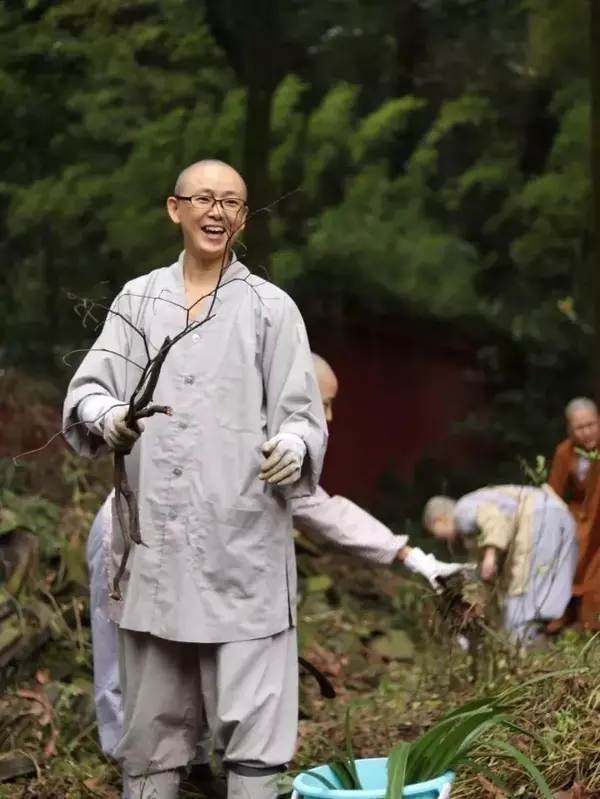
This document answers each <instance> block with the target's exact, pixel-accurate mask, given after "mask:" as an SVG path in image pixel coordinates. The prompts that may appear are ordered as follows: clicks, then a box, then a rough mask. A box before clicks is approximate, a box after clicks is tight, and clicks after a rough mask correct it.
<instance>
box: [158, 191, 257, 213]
mask: <svg viewBox="0 0 600 799" xmlns="http://www.w3.org/2000/svg"><path fill="white" fill-rule="evenodd" d="M173 197H175V199H176V200H184V201H185V202H188V203H190V205H192V206H193V207H194V208H198V206H197V205H194V200H195V199H196V197H210V199H211V200H212V205H211V206H210V208H207V209H206V210H207V211H208V210H211V211H212V209H213V208H214V207H215V205H220V206H221V210H222V211H223V213H227V209H226V208H225V206H224V205H223V203H226V202H227V201H228V200H235V201H236V202H238V203H241V205H240V206H239V207H238V208H237V209H236V213H239V212H240V211H241V210H242V208H248V203H247V202H246V200H242V198H241V197H222V198H220V199H219V198H218V197H213V196H212V195H210V194H191V195H190V196H189V197H185V196H184V195H183V194H174V195H173ZM232 210H233V209H232Z"/></svg>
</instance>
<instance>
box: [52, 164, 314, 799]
mask: <svg viewBox="0 0 600 799" xmlns="http://www.w3.org/2000/svg"><path fill="white" fill-rule="evenodd" d="M247 209H248V205H247V197H246V186H245V184H244V181H243V179H242V178H241V176H240V175H239V174H238V173H237V172H236V171H235V170H234V169H233V168H232V167H230V166H228V165H227V164H224V163H222V162H218V161H202V162H199V163H196V164H193V165H192V166H190V167H188V168H187V169H185V170H184V171H183V172H182V174H181V175H180V176H179V178H178V179H177V181H176V185H175V189H174V191H173V194H172V195H171V196H170V197H169V198H168V200H167V210H168V213H169V216H170V218H171V220H172V221H173V222H174V223H175V224H177V225H178V226H179V227H180V229H181V231H182V234H183V246H184V249H183V252H182V253H181V255H180V257H179V258H178V260H177V261H176V262H175V263H173V264H171V265H170V266H167V267H164V268H160V269H156V270H155V271H153V272H151V273H149V274H145V275H142V276H141V277H138V278H135V279H134V280H131V281H129V282H128V283H127V284H126V285H125V286H124V288H123V289H122V291H121V292H120V293H119V295H118V296H117V298H116V299H115V300H114V302H113V304H112V306H111V309H110V311H109V313H108V316H107V319H106V321H105V323H104V326H103V328H102V332H101V333H100V335H99V337H98V339H97V340H96V342H95V343H94V345H93V346H92V348H91V349H90V350H89V352H88V353H87V354H86V356H85V357H84V359H83V361H82V363H81V365H80V366H79V368H78V369H77V371H76V373H75V375H74V376H73V378H72V379H71V381H70V384H69V387H68V390H67V395H66V398H65V402H64V408H63V434H64V437H65V439H66V441H67V442H68V443H69V445H70V446H71V447H72V448H73V449H74V450H75V451H76V452H77V453H78V454H79V455H82V456H87V457H95V456H98V455H99V454H101V453H105V452H107V451H110V450H113V451H119V450H120V451H122V452H124V453H127V454H126V455H125V468H126V473H127V478H128V482H129V484H130V487H131V489H132V491H133V492H134V495H135V496H136V498H137V503H138V508H139V517H140V530H141V535H142V539H143V542H144V544H145V546H141V545H134V546H133V547H132V552H131V554H130V557H129V561H128V564H127V568H126V570H125V574H124V576H123V580H122V595H123V599H122V600H117V599H109V603H108V604H109V613H110V614H111V618H112V619H113V620H114V621H115V622H116V623H117V624H118V627H119V629H118V633H117V634H118V651H119V673H120V686H121V689H122V693H123V735H122V737H121V738H120V740H119V742H118V744H117V746H116V748H115V751H114V755H115V758H116V759H117V760H118V762H119V763H120V765H121V767H122V769H123V772H124V782H125V786H126V789H127V791H128V792H129V795H130V797H131V799H150V797H152V799H176V797H178V796H179V786H180V783H181V778H182V776H183V775H184V774H185V772H186V770H187V768H188V766H189V764H190V762H191V761H192V760H193V759H194V757H195V753H196V745H197V730H198V726H199V724H200V723H201V717H205V718H206V719H207V721H208V724H209V727H210V730H211V735H213V736H214V737H215V739H217V740H218V741H219V742H220V743H221V745H222V747H223V752H222V762H223V765H224V767H225V769H226V771H227V792H228V797H229V799H242V797H243V799H275V797H276V794H277V789H276V787H275V785H274V783H273V776H274V775H276V774H278V773H280V772H281V771H283V770H284V769H285V768H286V766H287V764H288V763H289V761H290V760H291V758H292V756H293V753H294V749H295V744H296V725H297V716H298V665H297V638H296V629H295V627H296V563H295V554H294V544H293V536H292V516H291V509H290V502H291V500H293V499H294V498H299V497H303V496H307V495H310V494H312V493H314V491H315V490H316V488H317V486H318V482H319V478H320V474H321V469H322V463H323V458H324V456H325V451H326V446H327V424H326V422H325V418H324V414H323V406H322V403H321V399H320V396H319V389H318V384H317V380H316V377H315V374H314V367H313V363H312V358H311V353H310V348H309V344H308V338H307V335H306V329H305V325H304V322H303V319H302V317H301V315H300V312H299V310H298V308H297V307H296V305H295V303H294V302H293V301H292V299H291V298H290V297H289V296H288V295H287V294H286V293H285V292H284V291H282V290H281V289H279V288H278V287H277V286H275V285H273V284H272V283H270V282H269V281H267V280H264V279H263V278H260V277H257V276H254V275H252V274H251V273H250V272H249V270H248V269H247V268H246V267H245V266H244V265H243V263H241V262H240V261H239V260H238V258H237V257H236V255H235V253H234V251H233V249H232V245H233V243H234V241H235V238H236V236H237V235H238V234H239V233H240V231H241V230H242V229H243V227H244V225H245V222H246V219H247ZM182 331H186V333H185V335H184V336H183V337H182V338H180V339H179V340H178V341H177V343H176V344H175V345H174V346H173V347H172V348H171V349H170V350H169V352H168V355H167V357H166V359H165V361H164V363H163V365H162V371H161V373H160V377H159V380H158V384H157V386H156V389H155V391H154V397H153V401H154V403H156V404H157V405H160V406H169V407H171V408H172V409H173V414H172V416H169V415H166V414H157V415H155V416H153V417H151V418H148V419H146V420H145V421H144V423H143V429H142V430H141V432H140V431H139V430H138V431H133V430H131V429H129V427H128V425H127V424H126V414H127V411H128V405H129V402H130V399H131V397H132V395H133V393H134V391H135V389H136V387H137V385H138V383H139V380H140V376H141V374H142V371H143V369H144V368H145V367H146V365H147V364H148V358H149V356H150V357H151V356H152V355H154V354H156V352H157V351H158V349H159V348H160V347H161V345H162V344H163V342H164V341H165V340H166V338H167V337H170V339H171V340H172V339H173V338H174V337H176V336H178V335H179V334H180V333H181V332H182ZM114 501H115V500H114V498H113V499H112V501H111V505H112V506H113V507H112V513H111V514H108V515H109V517H110V518H111V519H113V518H114V517H115V509H114ZM115 527H116V522H115ZM122 551H123V544H122V538H121V536H119V535H114V536H111V553H110V561H111V570H112V569H115V568H116V566H117V564H118V563H119V561H120V559H121V555H122ZM113 573H114V572H113Z"/></svg>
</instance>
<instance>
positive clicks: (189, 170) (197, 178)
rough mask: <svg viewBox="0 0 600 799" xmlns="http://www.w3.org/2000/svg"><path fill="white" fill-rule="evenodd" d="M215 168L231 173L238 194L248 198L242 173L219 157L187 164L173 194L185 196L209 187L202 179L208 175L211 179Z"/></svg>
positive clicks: (180, 174)
mask: <svg viewBox="0 0 600 799" xmlns="http://www.w3.org/2000/svg"><path fill="white" fill-rule="evenodd" d="M215 170H219V171H221V172H223V171H225V172H228V173H230V177H231V178H233V182H232V185H234V184H235V186H236V193H237V196H239V197H241V198H242V199H244V200H246V199H247V198H248V189H247V188H246V183H245V181H244V179H243V178H242V176H241V175H240V173H239V172H238V171H237V170H236V169H234V168H233V167H232V166H230V164H226V163H225V161H219V160H218V159H217V158H205V159H203V160H202V161H196V163H194V164H190V166H187V167H186V168H185V169H184V170H183V171H182V172H180V173H179V176H178V178H177V180H176V181H175V189H174V191H173V194H175V195H178V194H179V195H183V196H185V195H188V194H192V193H194V192H197V191H199V190H200V189H202V188H207V187H206V186H203V185H202V181H203V179H205V178H206V177H207V176H208V179H209V180H210V177H211V172H213V173H214V171H215Z"/></svg>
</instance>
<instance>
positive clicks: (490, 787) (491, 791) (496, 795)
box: [477, 774, 506, 799]
mask: <svg viewBox="0 0 600 799" xmlns="http://www.w3.org/2000/svg"><path fill="white" fill-rule="evenodd" d="M477 779H478V781H479V784H480V785H481V787H482V788H483V789H484V790H485V792H486V793H485V796H486V799H506V794H505V793H504V791H503V790H502V788H499V787H498V786H497V785H494V783H493V782H492V781H491V780H488V779H486V777H483V776H482V775H481V774H479V775H478V776H477Z"/></svg>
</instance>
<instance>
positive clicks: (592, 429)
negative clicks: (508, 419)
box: [548, 397, 600, 633]
mask: <svg viewBox="0 0 600 799" xmlns="http://www.w3.org/2000/svg"><path fill="white" fill-rule="evenodd" d="M565 416H566V421H567V429H568V432H569V437H568V438H567V439H565V440H564V441H563V442H561V443H560V444H559V445H558V447H557V448H556V451H555V453H554V458H553V460H552V470H551V472H550V477H549V478H548V483H549V484H550V485H551V486H552V488H553V489H554V490H555V491H556V493H557V494H558V495H559V496H561V497H563V499H565V500H566V502H568V504H569V508H570V510H571V513H572V514H573V516H574V517H575V521H576V522H577V540H578V557H577V570H576V572H575V581H574V584H573V599H572V601H571V603H570V605H569V607H568V608H567V611H566V613H565V614H564V615H563V616H562V617H561V618H560V619H557V620H556V621H555V622H553V623H551V624H549V625H548V632H551V633H553V632H558V631H559V630H560V629H562V628H563V627H564V626H565V625H567V624H569V623H571V622H575V623H576V626H577V627H578V628H579V629H580V630H600V464H599V463H598V458H599V457H600V454H599V452H598V450H599V448H600V424H599V419H598V409H597V407H596V405H595V403H593V402H592V400H590V399H587V398H585V397H580V398H578V399H574V400H571V402H570V403H569V404H568V405H567V407H566V409H565Z"/></svg>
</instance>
